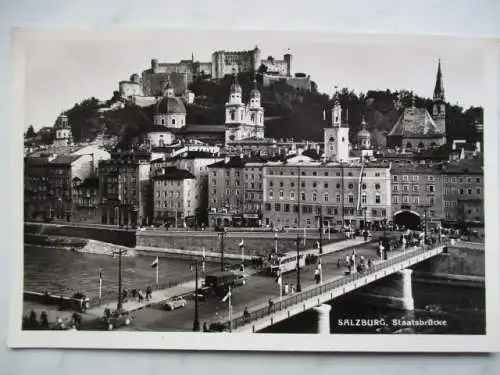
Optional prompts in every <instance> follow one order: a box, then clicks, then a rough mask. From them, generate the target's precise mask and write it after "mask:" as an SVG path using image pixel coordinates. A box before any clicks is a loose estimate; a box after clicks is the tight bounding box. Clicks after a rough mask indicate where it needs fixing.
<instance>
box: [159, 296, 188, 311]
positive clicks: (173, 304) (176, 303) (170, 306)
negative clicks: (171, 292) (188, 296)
mask: <svg viewBox="0 0 500 375" xmlns="http://www.w3.org/2000/svg"><path fill="white" fill-rule="evenodd" d="M186 305H187V302H186V300H185V299H184V298H182V297H174V298H171V299H170V300H168V301H167V302H165V305H164V308H165V310H168V311H172V310H175V309H180V308H182V307H184V306H186Z"/></svg>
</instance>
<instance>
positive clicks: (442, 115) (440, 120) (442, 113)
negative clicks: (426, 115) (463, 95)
mask: <svg viewBox="0 0 500 375" xmlns="http://www.w3.org/2000/svg"><path fill="white" fill-rule="evenodd" d="M432 100H433V105H432V118H433V120H434V122H435V123H436V125H437V127H438V129H439V130H440V131H441V132H442V133H443V135H444V136H446V103H445V97H444V85H443V75H442V73H441V60H439V61H438V70H437V75H436V85H435V86H434V95H433V99H432Z"/></svg>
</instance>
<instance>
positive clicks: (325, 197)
mask: <svg viewBox="0 0 500 375" xmlns="http://www.w3.org/2000/svg"><path fill="white" fill-rule="evenodd" d="M323 200H324V201H325V202H328V193H325V194H324V195H323Z"/></svg>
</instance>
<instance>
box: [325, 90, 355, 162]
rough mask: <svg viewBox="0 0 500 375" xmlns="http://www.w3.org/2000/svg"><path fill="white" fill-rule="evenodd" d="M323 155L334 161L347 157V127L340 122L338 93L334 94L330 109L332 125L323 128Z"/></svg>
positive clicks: (340, 113) (343, 159) (340, 108)
mask: <svg viewBox="0 0 500 375" xmlns="http://www.w3.org/2000/svg"><path fill="white" fill-rule="evenodd" d="M324 146H325V157H326V158H327V159H333V160H335V161H345V160H347V159H348V158H349V127H348V125H347V121H346V122H344V123H343V122H342V107H341V105H340V101H339V95H338V93H336V94H335V95H334V104H333V109H332V126H331V127H328V128H325V129H324Z"/></svg>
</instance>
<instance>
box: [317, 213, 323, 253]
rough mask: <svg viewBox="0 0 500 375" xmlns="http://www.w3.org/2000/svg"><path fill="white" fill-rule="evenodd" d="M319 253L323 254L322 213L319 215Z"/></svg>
mask: <svg viewBox="0 0 500 375" xmlns="http://www.w3.org/2000/svg"><path fill="white" fill-rule="evenodd" d="M318 249H319V254H320V255H322V254H323V213H320V215H319V246H318Z"/></svg>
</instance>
